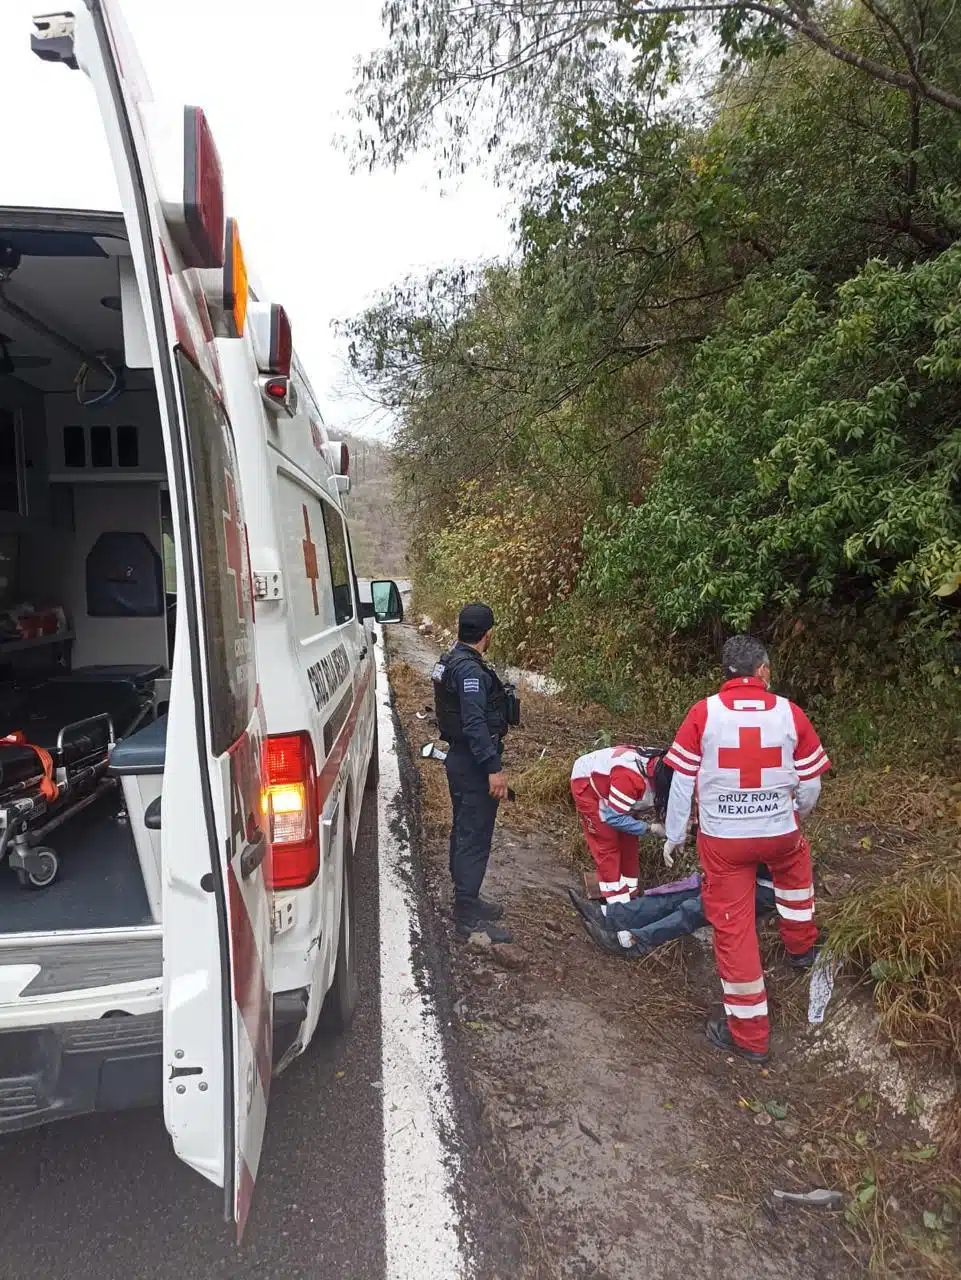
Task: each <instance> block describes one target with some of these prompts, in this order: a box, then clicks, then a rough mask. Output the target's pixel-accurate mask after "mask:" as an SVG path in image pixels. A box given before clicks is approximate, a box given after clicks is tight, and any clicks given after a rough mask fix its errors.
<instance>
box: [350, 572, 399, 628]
mask: <svg viewBox="0 0 961 1280" xmlns="http://www.w3.org/2000/svg"><path fill="white" fill-rule="evenodd" d="M370 598H371V603H370V604H366V603H364V604H362V605H361V607H360V612H361V617H364V618H375V619H376V620H377V622H403V621H404V605H403V601H402V600H401V598H400V589H399V587H398V586H397V583H396V582H391V581H385V582H372V583H371V584H370Z"/></svg>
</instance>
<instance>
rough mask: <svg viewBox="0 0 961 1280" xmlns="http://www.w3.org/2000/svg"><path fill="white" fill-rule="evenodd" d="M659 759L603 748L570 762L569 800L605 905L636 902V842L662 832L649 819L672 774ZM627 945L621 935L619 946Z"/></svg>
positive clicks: (662, 806)
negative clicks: (575, 810)
mask: <svg viewBox="0 0 961 1280" xmlns="http://www.w3.org/2000/svg"><path fill="white" fill-rule="evenodd" d="M662 755H663V752H656V751H652V750H649V749H646V748H641V747H603V748H601V749H600V750H598V751H591V752H588V754H587V755H583V756H579V757H578V758H577V760H575V761H574V768H573V770H572V772H571V795H572V796H573V798H574V807H575V808H576V809H577V812H578V815H579V816H580V819H581V826H582V827H583V829H584V839H585V840H586V841H587V847H588V849H589V850H590V854H591V857H592V858H593V860H594V866H595V867H596V868H597V880H598V886H599V888H600V892H601V896H602V897H603V898H604V901H605V902H606V903H607V904H614V903H621V902H630V900H631V898H632V897H637V892H638V845H637V841H638V837H640V836H646V835H648V834H651V835H660V834H662V833H663V832H664V827H663V826H662V825H661V824H660V823H659V822H655V821H650V820H648V819H653V818H655V817H656V816H657V815H658V814H660V815H661V816H663V814H664V811H665V810H666V808H667V797H668V793H669V790H670V779H671V776H672V774H671V770H670V769H669V768H667V766H666V765H664V764H663V761H662V760H661V756H662ZM642 813H643V814H645V818H642V817H641V816H640V815H641V814H642ZM632 942H633V939H632V938H631V937H630V935H629V934H628V933H627V932H626V931H625V941H624V945H625V946H626V947H629V946H631V945H632Z"/></svg>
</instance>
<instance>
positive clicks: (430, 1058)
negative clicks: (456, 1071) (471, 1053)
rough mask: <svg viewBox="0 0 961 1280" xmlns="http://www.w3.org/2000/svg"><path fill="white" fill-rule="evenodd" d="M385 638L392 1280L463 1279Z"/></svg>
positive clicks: (387, 1160)
mask: <svg viewBox="0 0 961 1280" xmlns="http://www.w3.org/2000/svg"><path fill="white" fill-rule="evenodd" d="M377 639H378V644H377V731H378V736H379V739H380V786H379V788H378V796H377V824H378V838H379V842H380V1013H381V1043H382V1064H381V1079H382V1082H383V1094H382V1096H383V1103H384V1217H385V1258H386V1276H387V1280H458V1278H463V1280H467V1277H469V1276H470V1274H471V1270H472V1268H471V1266H470V1261H469V1259H468V1257H467V1256H466V1254H465V1252H464V1249H463V1247H462V1242H461V1235H460V1226H461V1222H460V1214H459V1212H458V1209H457V1205H456V1203H455V1201H454V1196H453V1194H452V1187H453V1184H454V1182H455V1181H456V1179H457V1178H458V1177H459V1175H460V1161H459V1159H458V1158H457V1157H456V1155H455V1154H454V1153H453V1152H451V1151H449V1150H448V1149H447V1148H446V1147H445V1145H444V1141H443V1137H442V1135H443V1133H444V1132H445V1131H446V1132H451V1131H452V1130H453V1106H452V1102H451V1091H450V1081H449V1078H448V1074H447V1064H446V1062H445V1060H444V1047H443V1043H442V1041H441V1036H440V1029H439V1027H438V1023H437V1014H436V1011H435V1009H434V1006H433V1001H432V1000H431V999H430V997H429V995H426V996H425V994H424V993H423V992H422V991H421V990H420V988H419V987H418V985H417V982H416V980H415V977H414V957H413V952H412V948H411V933H412V929H413V926H414V922H415V920H416V912H417V907H416V903H415V901H414V898H413V893H412V890H411V889H410V887H409V883H410V881H409V875H405V870H407V869H409V867H410V862H411V849H410V841H409V838H408V835H407V832H406V826H405V825H404V824H400V823H398V821H397V818H398V816H399V815H398V812H397V810H398V807H399V805H400V802H401V784H400V769H399V766H398V757H397V740H396V734H395V732H394V720H393V716H392V714H391V709H390V691H389V688H388V684H387V671H386V662H385V658H384V644H383V634H382V633H381V632H379V631H378V637H377Z"/></svg>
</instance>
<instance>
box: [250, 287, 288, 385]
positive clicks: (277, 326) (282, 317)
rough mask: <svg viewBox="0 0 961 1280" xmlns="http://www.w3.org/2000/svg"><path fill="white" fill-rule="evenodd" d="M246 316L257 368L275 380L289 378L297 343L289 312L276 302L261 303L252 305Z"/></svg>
mask: <svg viewBox="0 0 961 1280" xmlns="http://www.w3.org/2000/svg"><path fill="white" fill-rule="evenodd" d="M247 317H248V321H249V324H250V336H251V339H252V341H253V344H254V359H255V360H256V361H257V368H258V369H259V370H260V372H261V373H264V374H269V375H270V376H271V377H273V378H289V377H290V365H291V361H292V359H293V354H294V343H293V334H292V330H291V327H290V318H289V316H288V315H287V312H286V311H285V310H284V308H283V307H282V306H281V305H280V304H279V303H277V302H271V303H260V302H258V303H251V305H250V307H249V308H248V312H247Z"/></svg>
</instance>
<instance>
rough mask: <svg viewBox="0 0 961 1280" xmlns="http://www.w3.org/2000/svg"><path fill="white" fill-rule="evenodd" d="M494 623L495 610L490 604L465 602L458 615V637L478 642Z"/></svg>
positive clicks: (474, 642)
mask: <svg viewBox="0 0 961 1280" xmlns="http://www.w3.org/2000/svg"><path fill="white" fill-rule="evenodd" d="M493 625H494V611H493V609H492V608H491V607H490V605H488V604H465V605H464V607H463V609H461V611H460V613H459V614H458V615H457V638H458V639H459V640H463V641H465V642H466V643H467V644H476V643H477V641H478V640H480V639H481V638H482V637H483V636H486V635H487V633H488V631H490V629H491V627H492V626H493Z"/></svg>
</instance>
